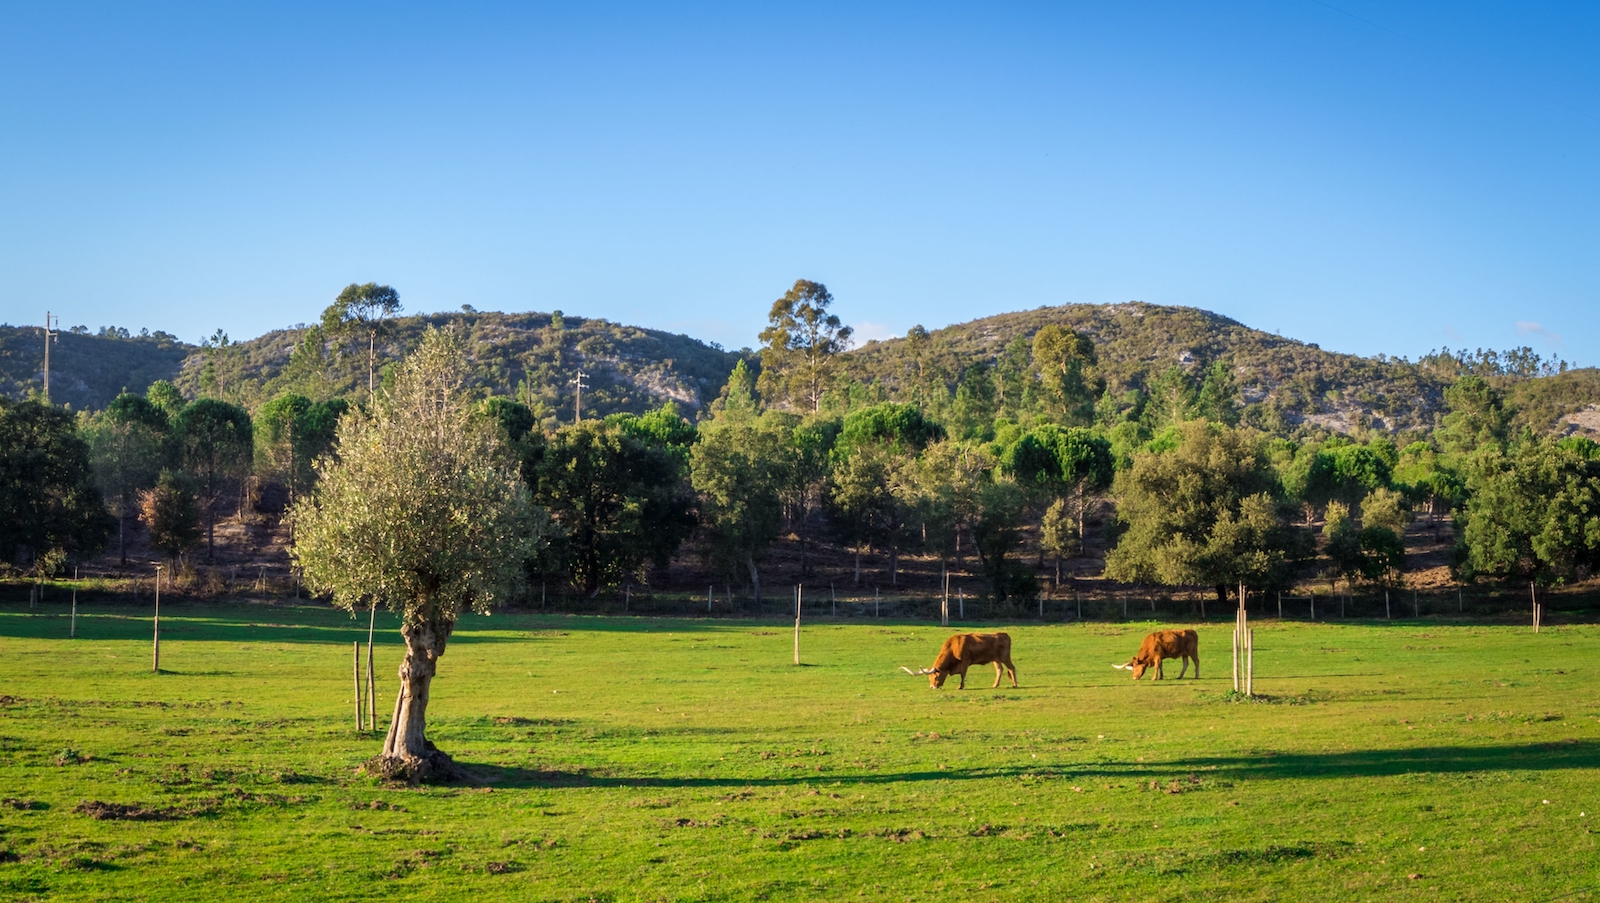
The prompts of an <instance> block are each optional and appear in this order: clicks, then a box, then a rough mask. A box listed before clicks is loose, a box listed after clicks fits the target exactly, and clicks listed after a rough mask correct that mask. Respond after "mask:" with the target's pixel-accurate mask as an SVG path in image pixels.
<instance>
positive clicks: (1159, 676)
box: [1156, 653, 1167, 680]
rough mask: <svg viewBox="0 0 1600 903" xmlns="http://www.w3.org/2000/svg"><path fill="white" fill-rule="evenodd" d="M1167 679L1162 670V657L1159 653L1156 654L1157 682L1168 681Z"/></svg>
mask: <svg viewBox="0 0 1600 903" xmlns="http://www.w3.org/2000/svg"><path fill="white" fill-rule="evenodd" d="M1166 679H1167V675H1166V673H1165V672H1163V671H1162V670H1161V655H1160V653H1157V654H1156V680H1166Z"/></svg>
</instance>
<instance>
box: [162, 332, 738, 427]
mask: <svg viewBox="0 0 1600 903" xmlns="http://www.w3.org/2000/svg"><path fill="white" fill-rule="evenodd" d="M390 326H391V328H392V330H393V331H392V333H391V334H390V335H389V336H388V338H387V339H386V340H380V341H379V348H378V351H379V356H378V359H379V361H380V362H392V361H395V360H398V359H399V358H400V357H401V356H402V355H404V354H405V352H406V351H408V350H409V349H411V348H412V347H414V346H415V345H416V343H417V341H418V340H419V339H420V338H421V336H422V333H423V331H424V330H426V329H427V328H428V327H429V326H434V327H438V328H441V329H442V328H454V329H457V330H460V331H461V333H462V335H463V336H464V337H465V339H466V343H467V351H468V356H469V363H470V365H471V368H472V372H471V375H470V378H469V382H470V384H471V385H473V386H474V387H477V388H480V389H483V390H485V391H487V392H488V393H490V394H495V395H504V396H509V397H512V398H515V399H517V400H518V401H520V402H522V403H523V404H526V405H528V406H529V407H530V408H532V409H533V410H534V412H535V414H536V415H537V416H538V417H539V418H540V419H541V420H545V421H549V422H554V421H555V420H556V419H561V420H571V419H572V416H573V403H574V401H575V397H574V395H575V387H574V386H573V385H572V380H573V379H574V377H576V376H577V373H578V371H579V370H580V369H581V370H582V371H583V373H584V389H583V410H584V413H585V415H586V416H589V415H593V416H606V415H608V414H614V413H620V412H630V413H643V412H644V411H646V410H649V409H652V408H657V407H660V406H661V404H662V403H664V402H668V401H671V402H675V403H676V404H678V405H679V406H680V407H681V408H683V409H684V410H685V411H686V412H691V413H692V412H694V411H697V410H699V409H700V408H701V406H703V405H704V404H706V403H707V402H708V401H709V400H710V399H712V398H715V397H716V396H717V393H718V392H719V391H720V390H721V388H722V384H723V383H724V382H726V380H727V378H728V373H729V371H730V370H732V369H733V365H734V363H735V362H736V361H737V360H738V355H736V354H732V353H729V352H725V351H722V350H721V349H719V348H716V347H714V346H711V345H708V344H706V343H704V342H701V341H699V340H698V339H692V338H690V337H688V336H685V335H675V334H673V333H668V332H662V331H659V330H654V329H643V328H640V327H637V326H624V325H622V324H620V323H613V322H611V321H609V320H601V319H586V318H583V317H574V316H564V315H562V313H561V312H560V311H555V312H553V313H520V314H505V313H492V312H491V313H477V312H471V313H443V314H422V315H416V316H409V317H399V318H396V319H394V320H393V321H391V322H390ZM366 364H367V360H366V348H365V346H364V345H363V347H361V348H359V349H357V348H340V347H339V346H338V345H337V344H336V343H334V342H332V341H329V340H327V339H326V338H325V337H324V336H323V334H322V331H321V330H320V329H319V328H318V327H314V326H313V327H301V328H295V329H283V330H276V331H273V332H269V333H267V334H266V335H264V336H261V337H259V338H256V339H251V340H249V341H246V342H238V343H233V344H229V345H226V346H222V345H220V344H219V345H217V346H213V347H211V348H201V349H198V350H196V351H195V352H194V353H192V354H190V355H189V356H188V357H187V358H186V359H185V360H184V361H183V365H182V368H181V370H180V372H179V373H178V374H177V376H176V378H175V380H174V381H175V382H176V383H177V385H178V388H179V389H180V390H182V391H183V393H184V395H185V396H187V397H191V398H192V397H196V396H199V395H201V394H205V393H206V392H207V391H208V389H207V384H208V382H210V381H213V380H214V388H212V389H210V390H209V391H212V392H214V394H217V395H218V396H220V397H223V398H225V399H228V400H230V401H234V402H236V403H239V404H243V405H244V406H246V407H254V406H256V405H257V404H259V403H261V402H263V401H266V400H268V399H271V398H273V397H275V396H277V395H278V394H280V393H282V392H291V391H292V392H299V393H301V394H303V395H306V396H307V397H309V398H312V399H325V398H334V397H345V396H350V397H355V396H358V395H360V394H364V393H365V391H366V379H367V372H366Z"/></svg>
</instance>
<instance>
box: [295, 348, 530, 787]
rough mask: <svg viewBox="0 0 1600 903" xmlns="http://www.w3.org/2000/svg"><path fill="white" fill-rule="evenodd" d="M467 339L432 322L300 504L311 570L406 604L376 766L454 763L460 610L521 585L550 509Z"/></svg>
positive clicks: (321, 587) (390, 771)
mask: <svg viewBox="0 0 1600 903" xmlns="http://www.w3.org/2000/svg"><path fill="white" fill-rule="evenodd" d="M465 377H466V364H465V353H464V351H463V349H462V346H461V342H460V340H459V339H458V338H456V337H455V336H454V335H452V334H449V333H443V332H439V331H437V330H433V329H430V330H428V332H427V334H426V335H425V336H424V337H423V340H422V344H421V345H420V346H419V347H418V348H417V350H416V351H415V352H414V353H412V354H411V355H410V356H409V357H407V358H406V359H405V361H404V362H403V363H402V364H401V365H400V368H399V374H398V379H396V380H395V384H394V387H393V389H392V390H389V391H386V392H385V393H382V394H381V395H380V396H379V397H378V398H377V399H376V401H375V403H374V405H373V406H372V410H370V411H355V412H352V413H350V414H348V415H346V416H345V417H344V418H343V419H342V420H340V421H339V428H338V446H337V450H336V454H335V456H331V457H324V458H323V459H321V461H320V462H319V464H318V466H317V472H318V473H317V475H318V481H317V486H316V489H315V490H314V491H313V492H311V493H309V494H307V495H305V496H303V497H302V498H301V499H299V500H298V501H296V503H295V505H294V507H293V508H292V509H291V514H290V517H291V520H292V523H293V524H294V530H295V533H294V535H295V542H294V546H293V548H292V549H291V555H292V556H293V557H294V561H295V564H296V565H298V566H299V567H300V568H301V570H302V571H303V572H304V574H305V578H306V583H307V585H308V586H310V587H311V589H312V590H313V591H315V592H319V593H327V594H331V595H332V597H333V600H334V603H335V604H336V605H338V606H339V607H341V608H344V609H346V610H349V611H352V612H353V611H355V610H357V609H358V608H360V609H365V608H367V607H368V606H370V605H383V606H385V607H386V608H388V609H389V610H391V611H394V612H397V613H399V614H400V617H401V624H400V633H401V636H402V637H404V639H405V644H406V655H405V659H404V661H403V662H402V663H401V665H400V692H399V695H398V696H397V698H396V699H395V705H394V719H393V721H392V722H391V723H390V725H389V733H388V736H387V737H386V738H385V739H384V743H383V752H382V753H381V754H380V755H379V756H377V757H376V758H374V759H373V760H372V761H371V762H369V763H368V770H369V771H373V772H375V773H377V774H380V775H383V776H384V777H389V778H396V777H399V778H404V779H406V780H410V781H418V780H425V779H429V778H438V777H446V776H448V775H449V774H450V773H451V771H452V770H453V765H452V763H451V760H450V757H449V756H447V755H445V754H443V753H441V752H439V751H438V750H436V749H435V748H434V746H433V744H431V743H429V742H428V740H427V737H426V735H425V728H426V722H425V718H426V714H427V707H428V690H429V685H430V684H431V682H432V680H433V676H434V674H435V671H436V669H437V667H438V662H439V657H440V656H441V655H443V654H444V649H445V643H446V642H448V641H449V639H450V634H451V632H452V631H453V630H454V628H455V625H456V620H457V618H458V617H459V616H460V615H461V614H462V613H463V612H464V611H467V610H469V609H471V610H476V611H479V612H487V611H488V610H489V609H490V608H491V607H493V606H494V605H495V604H496V603H498V602H500V601H501V600H503V599H505V598H506V597H507V596H508V595H510V594H511V593H513V592H515V590H516V589H517V587H518V585H519V583H520V581H521V579H522V577H523V563H524V561H526V560H527V559H528V558H529V557H530V556H531V555H533V554H534V552H535V551H536V550H537V547H538V545H539V544H540V543H541V542H542V538H543V535H544V532H545V527H544V520H543V518H542V517H540V516H539V515H538V513H537V511H536V509H535V508H534V507H533V505H532V504H531V502H530V501H529V494H528V487H527V485H526V484H525V483H524V482H523V480H522V477H521V475H520V474H519V472H518V464H517V462H516V461H515V460H514V459H513V458H512V456H511V454H510V451H509V449H508V447H507V445H506V441H505V438H504V434H503V432H502V431H501V430H500V429H499V428H498V425H497V424H495V423H494V422H492V421H491V420H490V419H489V418H488V417H486V416H485V415H484V414H483V409H482V408H481V406H479V405H477V404H474V403H473V401H472V400H471V399H470V398H469V396H468V394H467V393H466V391H465V390H464V385H463V382H464V379H465Z"/></svg>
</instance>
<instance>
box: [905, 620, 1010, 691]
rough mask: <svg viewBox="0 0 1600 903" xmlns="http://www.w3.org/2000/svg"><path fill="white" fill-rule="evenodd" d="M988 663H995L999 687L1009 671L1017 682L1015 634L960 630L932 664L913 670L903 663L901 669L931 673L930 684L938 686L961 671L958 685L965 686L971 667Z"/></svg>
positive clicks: (964, 687) (995, 681)
mask: <svg viewBox="0 0 1600 903" xmlns="http://www.w3.org/2000/svg"><path fill="white" fill-rule="evenodd" d="M988 664H993V665H994V685H995V686H996V687H998V686H1000V678H1001V677H1002V676H1004V675H1005V674H1006V672H1008V671H1009V672H1010V673H1011V685H1012V686H1013V687H1015V686H1016V685H1017V666H1016V665H1013V664H1011V634H1009V633H958V634H956V635H955V636H953V637H951V638H950V639H948V640H945V641H944V645H943V646H940V647H939V656H938V657H937V658H935V659H934V660H933V667H932V668H923V669H922V670H921V671H913V670H911V669H910V668H907V667H905V666H904V665H901V666H900V670H901V671H904V672H906V673H907V674H911V675H914V676H920V675H923V674H926V675H928V686H930V687H932V688H934V689H935V690H937V689H939V688H940V687H942V686H944V679H945V678H946V677H949V676H950V675H952V674H957V675H960V677H961V683H960V685H959V686H958V687H957V689H960V690H965V689H966V688H967V668H969V667H971V666H972V665H988ZM991 689H992V688H991Z"/></svg>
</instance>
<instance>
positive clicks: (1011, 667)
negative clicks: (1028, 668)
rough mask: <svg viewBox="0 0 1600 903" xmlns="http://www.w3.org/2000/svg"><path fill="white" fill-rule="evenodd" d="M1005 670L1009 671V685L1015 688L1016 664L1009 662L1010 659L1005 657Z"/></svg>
mask: <svg viewBox="0 0 1600 903" xmlns="http://www.w3.org/2000/svg"><path fill="white" fill-rule="evenodd" d="M1006 670H1007V671H1010V672H1011V686H1012V688H1013V689H1015V688H1016V686H1017V666H1016V665H1013V664H1011V659H1009V658H1008V659H1006Z"/></svg>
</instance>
